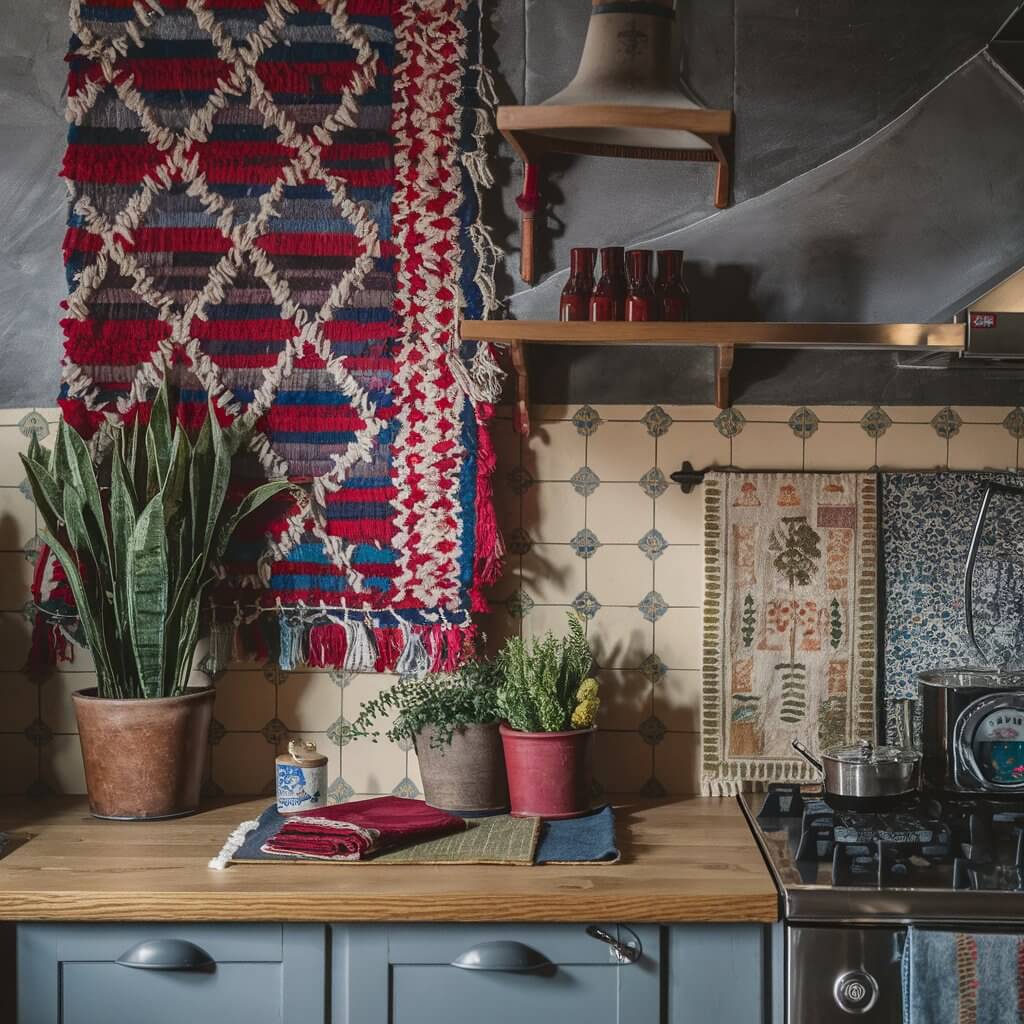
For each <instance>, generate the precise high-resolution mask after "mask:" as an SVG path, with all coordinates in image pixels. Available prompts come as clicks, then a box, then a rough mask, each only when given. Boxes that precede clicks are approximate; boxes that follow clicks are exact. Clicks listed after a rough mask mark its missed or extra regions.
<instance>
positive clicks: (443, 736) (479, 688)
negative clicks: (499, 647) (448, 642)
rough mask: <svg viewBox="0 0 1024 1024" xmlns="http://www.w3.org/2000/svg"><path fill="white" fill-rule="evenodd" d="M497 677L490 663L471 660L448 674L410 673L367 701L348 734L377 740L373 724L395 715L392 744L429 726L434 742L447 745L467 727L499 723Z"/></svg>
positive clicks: (390, 729) (390, 728)
mask: <svg viewBox="0 0 1024 1024" xmlns="http://www.w3.org/2000/svg"><path fill="white" fill-rule="evenodd" d="M498 680H499V674H498V669H497V667H496V666H495V664H494V662H492V661H474V662H470V663H468V664H466V665H464V666H463V667H462V668H461V669H459V671H457V672H454V673H451V674H446V675H435V674H428V675H425V676H423V677H421V678H419V679H417V678H414V677H412V676H406V677H404V678H402V679H399V680H398V682H397V683H395V684H394V686H391V687H389V688H388V689H386V690H382V691H381V692H380V693H378V694H377V695H376V696H375V697H372V698H371V699H370V700H367V701H364V702H363V704H362V706H361V707H360V709H359V717H358V718H357V719H356V720H355V721H354V722H353V723H352V724H351V725H349V726H348V735H349V737H350V738H352V739H361V738H366V737H368V738H370V739H372V740H373V742H374V743H376V742H377V740H379V739H380V735H381V734H380V732H379V730H375V729H373V728H372V727H373V724H374V723H375V722H377V721H379V720H380V719H383V718H386V717H388V716H389V715H391V714H395V716H396V717H395V719H394V721H393V722H392V723H391V726H390V727H389V728H388V730H387V731H386V732H385V733H384V735H385V736H386V737H387V738H388V739H389V740H391V741H392V742H399V741H402V740H406V741H408V740H412V739H414V738H415V737H416V735H417V733H419V732H421V731H422V730H423V729H424V728H426V727H431V728H432V730H433V734H432V736H431V740H430V745H431V746H432V747H444V746H447V745H448V744H450V743H451V741H452V736H454V735H455V733H456V731H457V730H459V729H461V728H463V727H464V726H467V725H478V724H479V725H489V724H491V723H493V722H497V721H498V717H499V716H498V707H497V684H498Z"/></svg>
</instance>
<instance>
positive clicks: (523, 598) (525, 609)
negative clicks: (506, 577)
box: [505, 589, 535, 619]
mask: <svg viewBox="0 0 1024 1024" xmlns="http://www.w3.org/2000/svg"><path fill="white" fill-rule="evenodd" d="M534 606H535V602H534V600H533V598H532V597H530V595H529V594H528V593H527V592H526V591H525V590H522V589H519V590H517V591H516V592H515V593H514V594H513V595H512V596H511V597H510V598H509V599H508V601H507V602H506V603H505V607H507V608H508V612H509V615H511V616H512V617H513V618H514V619H525V618H526V616H527V615H529V614H530V612H532V611H533V609H534Z"/></svg>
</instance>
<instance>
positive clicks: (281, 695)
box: [277, 672, 341, 778]
mask: <svg viewBox="0 0 1024 1024" xmlns="http://www.w3.org/2000/svg"><path fill="white" fill-rule="evenodd" d="M340 714H341V687H340V686H338V685H337V684H336V683H335V682H334V680H333V679H331V677H330V676H329V675H328V674H327V673H326V672H291V673H289V675H288V679H287V681H286V682H285V683H284V685H282V686H279V687H278V688H277V717H278V718H280V719H281V721H282V722H284V724H285V725H286V726H288V728H289V729H290V730H292V731H293V732H297V733H304V732H307V731H310V732H318V733H326V732H327V730H328V729H329V728H330V726H331V725H333V724H334V722H335V721H336V720H337V718H338V716H339V715H340ZM333 777H334V776H333V775H332V776H331V778H333Z"/></svg>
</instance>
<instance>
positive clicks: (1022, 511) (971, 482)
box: [880, 472, 1024, 735]
mask: <svg viewBox="0 0 1024 1024" xmlns="http://www.w3.org/2000/svg"><path fill="white" fill-rule="evenodd" d="M989 482H998V483H1009V484H1013V483H1016V484H1017V486H1021V484H1022V483H1024V478H1022V477H1021V475H1020V474H1013V473H973V472H972V473H954V472H949V473H883V474H882V480H881V491H882V498H881V514H880V520H881V527H880V529H881V554H882V594H883V618H882V621H883V624H884V629H885V634H884V635H885V642H884V644H883V651H882V665H883V669H882V678H883V682H884V687H883V689H884V696H885V701H886V705H887V708H888V706H889V705H890V704H891V702H892V701H894V700H901V699H906V698H915V697H916V696H917V689H918V687H917V675H918V673H919V672H923V671H926V670H927V669H934V668H949V667H952V666H955V665H977V664H978V663H979V661H980V660H981V659H980V658H979V655H978V654H977V652H975V651H974V649H973V648H972V647H971V644H970V641H969V639H968V636H967V626H966V623H965V620H964V592H963V579H964V568H965V565H966V562H967V553H968V550H969V549H970V544H971V535H972V532H973V530H974V524H975V521H976V519H977V516H978V510H979V508H980V505H981V499H982V495H983V494H984V491H985V485H986V484H987V483H989ZM987 524H988V528H987V530H986V533H985V535H984V538H983V539H984V541H985V543H984V544H983V546H982V548H981V552H980V555H979V560H978V566H977V570H976V573H975V621H976V635H977V637H978V640H979V642H980V643H981V646H982V648H983V649H984V651H985V653H986V655H988V656H989V657H988V659H987V660H988V661H989V662H990V663H991V662H996V663H998V662H1001V661H1003V660H1005V661H1007V662H1008V663H1010V664H1012V665H1016V666H1020V665H1022V664H1024V661H1022V659H1024V500H1013V501H1007V500H1005V499H1002V498H996V499H994V500H993V503H992V506H991V510H990V512H989V517H988V519H987ZM996 545H998V547H997V546H996ZM1014 654H1016V657H1014ZM888 718H889V723H888V726H889V734H890V735H893V733H894V730H893V724H894V723H893V721H892V719H893V716H892V715H891V714H890V715H888Z"/></svg>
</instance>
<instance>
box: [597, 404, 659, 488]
mask: <svg viewBox="0 0 1024 1024" xmlns="http://www.w3.org/2000/svg"><path fill="white" fill-rule="evenodd" d="M602 415H603V414H602ZM641 415H642V414H641ZM587 465H588V466H590V468H591V469H592V470H593V471H594V472H595V473H596V474H597V475H598V476H599V477H600V478H601V480H602V481H607V482H609V483H614V482H616V481H620V482H630V483H631V482H633V481H635V480H639V479H640V477H641V476H643V474H644V473H646V472H647V470H648V469H650V468H651V466H653V465H654V438H653V437H651V435H650V434H648V433H647V428H646V427H645V426H644V425H643V424H642V423H638V422H634V421H630V422H621V423H604V424H602V425H601V427H600V428H599V429H598V430H597V432H596V433H595V434H593V435H592V436H591V437H590V440H589V444H588V446H587Z"/></svg>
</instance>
